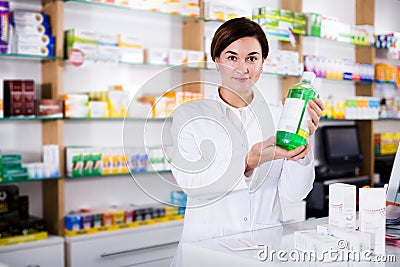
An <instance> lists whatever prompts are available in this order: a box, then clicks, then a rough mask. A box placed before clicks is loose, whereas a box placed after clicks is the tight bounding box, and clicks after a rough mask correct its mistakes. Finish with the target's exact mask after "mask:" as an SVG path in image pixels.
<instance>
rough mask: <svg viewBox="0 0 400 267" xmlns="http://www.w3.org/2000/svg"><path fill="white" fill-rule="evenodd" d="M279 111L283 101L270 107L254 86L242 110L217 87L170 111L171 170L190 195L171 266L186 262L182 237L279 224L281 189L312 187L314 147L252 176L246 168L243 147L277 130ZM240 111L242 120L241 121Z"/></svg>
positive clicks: (289, 194)
mask: <svg viewBox="0 0 400 267" xmlns="http://www.w3.org/2000/svg"><path fill="white" fill-rule="evenodd" d="M280 112H281V107H277V106H269V105H268V104H267V103H266V102H265V100H264V98H263V97H262V96H261V95H259V94H257V92H256V91H255V95H254V98H253V101H252V102H251V103H250V105H249V106H248V107H246V108H242V110H241V113H239V112H238V109H235V108H232V107H230V106H229V105H227V104H226V103H225V102H223V100H221V99H220V98H219V96H218V94H216V95H215V96H214V97H212V98H211V99H206V100H200V101H196V102H193V103H189V104H184V105H182V106H181V107H179V108H178V109H177V110H175V112H174V117H173V123H172V127H171V133H172V138H173V142H174V152H173V156H172V172H173V175H174V177H175V179H176V180H177V182H178V184H179V185H180V186H181V187H182V189H183V190H184V191H185V192H186V193H187V194H188V202H187V209H186V214H185V219H184V228H183V233H182V237H181V242H180V244H179V247H178V251H177V254H176V256H175V258H174V261H173V263H172V266H183V265H182V262H181V256H182V255H181V253H182V251H181V243H182V242H188V241H196V240H202V239H208V238H213V237H218V236H225V235H229V234H234V233H239V232H243V231H250V230H255V229H260V228H263V227H267V226H270V225H276V224H280V223H281V222H282V211H281V206H280V196H282V197H285V198H286V199H288V200H291V201H300V200H302V199H304V198H305V197H306V196H307V194H308V193H309V191H310V190H311V189H312V185H313V181H314V166H313V155H312V152H311V150H310V153H309V154H308V155H307V156H306V157H305V158H304V159H302V160H300V162H293V161H289V160H284V159H280V160H274V161H270V162H267V163H264V164H262V165H261V166H259V167H258V168H256V169H255V171H254V172H253V174H252V175H251V176H250V177H249V178H247V177H245V176H244V175H243V173H244V170H245V158H246V155H247V153H248V151H249V150H250V148H251V147H252V145H253V144H255V143H257V142H260V141H263V140H265V139H267V138H268V137H270V136H273V135H275V127H274V125H276V122H277V120H278V119H279V116H280ZM243 113H244V114H245V116H244V117H245V119H244V123H243V125H242V126H240V125H239V126H238V124H237V120H238V118H239V116H241V118H242V119H243ZM233 114H235V115H234V116H232V115H233ZM204 140H211V141H212V142H209V143H207V141H204ZM188 169H189V170H188ZM196 170H197V171H196ZM198 170H201V171H198ZM193 206H195V207H193Z"/></svg>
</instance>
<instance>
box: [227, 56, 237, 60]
mask: <svg viewBox="0 0 400 267" xmlns="http://www.w3.org/2000/svg"><path fill="white" fill-rule="evenodd" d="M228 59H229V60H232V61H234V60H236V57H235V56H229V57H228Z"/></svg>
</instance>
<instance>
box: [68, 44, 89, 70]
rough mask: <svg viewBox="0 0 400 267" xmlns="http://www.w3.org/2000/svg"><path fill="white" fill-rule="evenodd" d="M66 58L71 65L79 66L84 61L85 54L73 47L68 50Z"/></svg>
mask: <svg viewBox="0 0 400 267" xmlns="http://www.w3.org/2000/svg"><path fill="white" fill-rule="evenodd" d="M68 58H69V61H70V62H71V64H72V65H73V66H75V67H79V66H81V65H82V64H83V62H84V61H85V54H84V53H83V52H82V51H81V50H79V49H76V48H74V49H71V51H70V52H69V56H68Z"/></svg>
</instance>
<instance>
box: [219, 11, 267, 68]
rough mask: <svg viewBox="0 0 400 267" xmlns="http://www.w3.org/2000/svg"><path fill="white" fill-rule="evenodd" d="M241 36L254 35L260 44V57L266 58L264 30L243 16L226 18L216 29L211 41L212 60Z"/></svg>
mask: <svg viewBox="0 0 400 267" xmlns="http://www.w3.org/2000/svg"><path fill="white" fill-rule="evenodd" d="M243 37H255V38H256V39H257V40H258V42H259V43H260V45H261V51H262V57H263V58H264V59H266V58H267V56H268V52H269V46H268V40H267V37H266V36H265V33H264V31H263V30H262V28H261V27H260V25H258V24H257V23H255V22H254V21H251V20H249V19H247V18H244V17H243V18H236V19H231V20H228V21H227V22H225V23H224V24H222V25H221V26H220V27H219V28H218V29H217V31H216V32H215V34H214V37H213V40H212V42H211V58H212V60H213V61H215V58H216V57H219V56H220V55H221V53H222V51H224V49H225V48H226V47H228V46H229V45H230V44H231V43H233V42H235V41H236V40H238V39H240V38H243Z"/></svg>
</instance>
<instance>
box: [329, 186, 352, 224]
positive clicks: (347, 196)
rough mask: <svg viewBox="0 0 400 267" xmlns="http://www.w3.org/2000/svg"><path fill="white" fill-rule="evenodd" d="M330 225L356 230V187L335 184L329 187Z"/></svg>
mask: <svg viewBox="0 0 400 267" xmlns="http://www.w3.org/2000/svg"><path fill="white" fill-rule="evenodd" d="M329 225H336V226H339V227H344V228H349V229H355V228H356V186H355V185H349V184H343V183H334V184H331V185H329Z"/></svg>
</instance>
